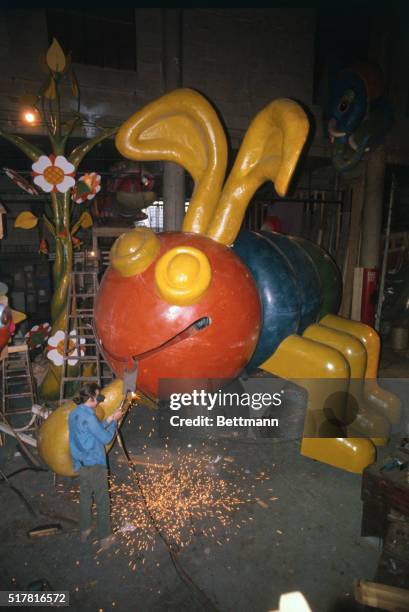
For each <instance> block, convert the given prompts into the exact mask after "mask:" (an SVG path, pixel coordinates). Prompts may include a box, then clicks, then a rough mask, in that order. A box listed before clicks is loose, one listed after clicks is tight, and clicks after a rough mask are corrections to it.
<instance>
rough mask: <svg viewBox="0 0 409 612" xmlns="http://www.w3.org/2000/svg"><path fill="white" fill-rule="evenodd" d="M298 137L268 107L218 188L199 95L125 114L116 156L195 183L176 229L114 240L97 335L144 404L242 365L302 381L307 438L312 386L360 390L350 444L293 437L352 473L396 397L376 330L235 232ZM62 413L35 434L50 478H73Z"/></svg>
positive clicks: (217, 137)
mask: <svg viewBox="0 0 409 612" xmlns="http://www.w3.org/2000/svg"><path fill="white" fill-rule="evenodd" d="M308 130H309V125H308V120H307V117H306V115H305V113H304V111H303V110H302V108H301V107H300V106H299V105H298V104H297V103H295V102H293V101H292V100H287V99H280V100H276V101H273V102H271V103H270V104H269V105H268V106H267V107H266V108H264V109H263V110H262V111H261V112H260V113H259V114H258V115H257V116H256V117H255V119H254V120H253V122H252V123H251V125H250V127H249V129H248V131H247V133H246V135H245V138H244V141H243V143H242V145H241V148H240V150H239V153H238V156H237V158H236V160H235V163H234V166H233V169H232V171H231V173H230V176H229V177H228V179H227V181H226V182H225V183H224V177H225V171H226V163H227V143H226V138H225V134H224V132H223V129H222V127H221V124H220V121H219V119H218V117H217V114H216V112H215V111H214V109H213V108H212V107H211V105H210V104H209V103H208V102H207V101H206V100H205V98H204V97H203V96H201V95H200V94H199V93H197V92H195V91H193V90H190V89H180V90H175V91H173V92H171V93H169V94H166V95H165V96H163V97H161V98H160V99H158V100H156V101H154V102H152V103H150V104H148V105H147V106H146V107H144V108H143V109H142V110H140V111H139V112H137V113H136V114H135V115H133V116H132V117H131V118H130V119H128V121H126V122H125V123H124V124H123V126H122V127H121V128H120V130H119V132H118V135H117V138H116V145H117V148H118V149H119V151H120V152H121V153H122V154H123V155H124V156H125V157H127V158H129V159H132V160H140V161H149V160H167V161H173V162H177V163H179V164H181V165H182V166H183V167H184V168H185V169H186V170H187V171H188V172H189V173H190V174H191V175H192V177H193V179H194V182H195V188H194V192H193V196H192V198H191V202H190V205H189V208H188V211H187V213H186V217H185V220H184V224H183V231H181V232H162V233H159V234H155V233H154V232H152V231H151V230H149V229H147V228H135V229H132V230H130V231H129V232H127V233H125V234H123V235H122V236H120V237H119V238H118V239H117V241H116V242H115V244H114V245H113V247H112V250H111V256H110V257H111V265H110V267H109V269H108V270H107V272H106V273H105V275H104V278H103V280H102V282H101V285H100V288H99V292H98V295H97V298H96V302H95V310H94V315H95V329H96V335H97V337H98V340H99V343H100V346H101V348H102V350H103V352H104V354H105V358H106V359H107V361H108V362H109V363H110V366H111V367H112V369H113V370H114V372H115V373H116V375H117V376H118V377H119V379H121V378H122V377H124V376H125V375H126V376H128V377H129V375H131V376H132V375H133V376H134V379H135V384H136V386H137V388H139V389H140V390H141V391H142V392H144V393H145V394H147V395H149V396H151V397H152V396H153V397H158V393H159V380H160V379H161V378H164V379H173V378H176V379H183V380H184V381H185V382H186V380H191V381H192V383H191V384H192V385H194V384H195V382H194V381H195V380H197V379H210V378H219V379H220V378H225V379H231V378H234V377H237V376H238V375H239V374H240V373H241V372H242V371H243V370H244V369H245V368H246V367H247V369H251V368H256V367H260V368H261V369H263V370H265V371H266V372H269V373H271V374H274V375H276V376H279V377H282V378H285V379H302V380H303V381H304V386H305V387H306V388H307V391H308V408H307V418H306V427H307V428H308V429H309V431H313V432H314V431H315V432H316V431H318V430H320V428H321V426H322V424H323V423H324V424H325V418H326V417H325V416H324V406H323V399H322V397H321V395H322V388H320V386H319V385H318V384H316V379H321V380H322V379H324V380H327V381H328V380H329V381H332V383H333V387H332V388H333V390H335V391H336V392H338V393H339V392H340V393H341V395H342V394H343V397H346V396H347V392H348V389H349V385H350V381H351V380H352V379H356V380H358V381H360V386H359V394H360V398H359V399H360V401H359V410H358V411H357V414H356V415H355V417H356V418H355V419H354V422H353V423H349V425H350V430H348V437H334V438H329V437H328V438H322V437H321V438H317V437H309V436H308V435H305V436H304V438H303V441H302V444H301V452H302V454H304V455H306V456H308V457H312V458H315V459H318V460H320V461H323V462H326V463H329V464H331V465H334V466H337V467H340V468H343V469H346V470H349V471H353V472H360V471H362V469H363V468H364V467H365V466H366V465H368V464H369V463H371V462H372V461H373V460H374V456H375V446H374V443H378V444H382V443H384V440H385V438H386V437H387V435H388V432H389V423H390V421H396V420H397V419H398V418H399V402H398V401H397V399H396V398H395V397H394V396H393V395H391V394H389V393H387V392H386V391H384V390H382V389H380V387H379V386H378V385H377V384H376V381H375V380H374V379H375V378H376V374H377V367H378V359H379V338H378V336H377V334H376V332H375V331H374V330H372V329H371V328H370V327H368V326H366V325H363V324H361V323H358V322H355V321H348V320H346V319H343V318H341V317H338V316H336V315H335V314H333V313H334V312H336V310H337V307H338V301H339V296H340V286H341V285H340V277H339V273H338V272H337V269H336V267H335V264H333V262H332V260H331V259H330V258H329V256H328V255H326V254H325V253H324V252H323V251H322V250H321V249H319V248H318V247H316V246H315V245H313V244H312V243H309V242H308V241H305V240H302V239H296V238H289V237H284V236H282V235H279V234H274V233H264V234H259V233H253V232H241V233H239V232H240V226H241V224H242V220H243V216H244V214H245V210H246V207H247V205H248V203H249V201H250V199H251V197H252V196H253V194H254V193H255V191H256V190H257V189H258V187H259V186H260V185H261V184H262V183H264V182H265V181H267V180H271V181H273V182H274V185H275V188H276V190H277V192H278V193H279V194H280V195H284V194H285V193H286V191H287V188H288V185H289V183H290V180H291V177H292V175H293V172H294V170H295V168H296V165H297V162H298V160H299V157H300V155H301V152H302V150H303V147H304V145H305V141H306V138H307V135H308ZM223 183H224V184H223ZM132 373H133V374H132ZM113 385H114V387H112V386H111V387H110V390H111V399H110V400H109V401H106V402H107V403H106V405H105V407H104V405H103V406H102V407H103V409H104V410H105V415H107V414H109V413H110V412H112V411H113V410H114V409H115V406H116V404H117V403H118V402H119V401H121V391H120V389H121V387H120V380H117V381H115V382H114V383H113ZM113 388H115V392H112V389H113ZM185 390H186V387H185ZM70 409H71V407H68V408H67V407H60V408H59V409H57V411H56V412H55V413H54V414H53V415H52V417H50V418H49V419H48V420H47V421H46V423H45V424H44V425H43V428H42V430H41V431H40V445H39V446H40V452H41V454H42V455H43V458H44V459H45V460H46V462H47V463H48V464H49V465H50V467H52V469H54V470H55V471H59V472H60V473H72V467H71V464H70V460H69V455H68V433H67V424H66V422H67V415H68V412H69V410H70ZM321 431H322V428H321ZM354 432H356V433H357V434H359V435H362V434H364V436H366V437H358V436H357V437H354V435H353V433H354Z"/></svg>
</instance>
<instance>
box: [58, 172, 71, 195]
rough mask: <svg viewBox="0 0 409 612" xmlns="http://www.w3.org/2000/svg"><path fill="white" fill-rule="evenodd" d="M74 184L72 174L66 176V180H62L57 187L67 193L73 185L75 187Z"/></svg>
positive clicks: (61, 191)
mask: <svg viewBox="0 0 409 612" xmlns="http://www.w3.org/2000/svg"><path fill="white" fill-rule="evenodd" d="M74 185H75V179H73V178H72V176H66V177H64V180H63V181H61V183H58V185H56V187H57V189H58V191H59V192H60V193H67V191H68V190H69V189H71V187H74Z"/></svg>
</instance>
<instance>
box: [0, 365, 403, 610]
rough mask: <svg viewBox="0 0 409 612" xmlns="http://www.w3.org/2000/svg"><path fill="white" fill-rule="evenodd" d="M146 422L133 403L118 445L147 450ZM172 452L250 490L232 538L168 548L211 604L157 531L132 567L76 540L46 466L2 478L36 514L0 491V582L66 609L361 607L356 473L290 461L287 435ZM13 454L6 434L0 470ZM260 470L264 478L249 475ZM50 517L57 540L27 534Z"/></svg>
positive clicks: (369, 569)
mask: <svg viewBox="0 0 409 612" xmlns="http://www.w3.org/2000/svg"><path fill="white" fill-rule="evenodd" d="M395 357H396V363H395V361H394V359H395ZM391 359H392V361H391ZM388 360H389V361H388ZM385 363H386V371H385V372H384V373H385V374H387V375H391V368H392V366H393V368H395V369H394V370H393V372H394V374H393V375H394V376H396V375H398V374H397V372H398V370H399V372H400V375H401V376H402V374H403V375H404V376H405V375H406V371H408V372H409V361H408V360H407V359H406V358H405V357H402V356H396V355H389V354H388V355H387V356H386V361H385ZM399 364H400V365H399ZM149 422H151V415H149V414H148V412H147V411H145V409H138V408H136V409H135V410H134V411H133V412H132V414H131V415H130V419H129V422H127V423H126V425H125V427H124V438H125V440H126V444H127V448H128V450H129V451H130V452H133V453H134V454H136V455H139V456H141V455H143V454H144V453H145V455H146V453H147V452H148V451H147V450H146V449H145V451H144V450H143V446H144V444H146V434H144V433H143V431H142V432H141V431H140V430H139V425H142V426H143V427H146V426H147V423H149ZM148 442H149V456H150V457H151V458H152V457H153V461H154V462H157V463H160V462H161V460H163V452H164V451H163V442H162V441H160V440H159V438H158V437H157V436H156V435H153V436H152V437H151V438H149V440H148ZM177 448H180V449H181V450H180V452H181V453H182V454H184V453H194V452H195V449H198V452H199V449H200V452H204V451H205V452H206V453H207V454H208V455H209V456H210V457H211V461H214V460H215V459H217V457H221V459H220V460H218V461H217V462H216V463H215V464H212V463H211V461H209V468H210V469H211V470H213V472H215V471H216V473H215V474H214V476H215V477H216V476H218V477H220V478H225V479H227V480H229V481H231V482H232V483H234V482H235V481H237V482H240V484H241V485H242V487H243V489H244V490H248V492H251V494H252V497H253V500H252V501H251V502H250V503H246V504H243V505H242V506H241V507H240V509H239V510H238V511H237V513H235V515H234V517H233V518H234V523H240V524H241V525H242V527H241V529H240V530H239V531H238V533H237V534H236V535H234V528H233V527H231V528H228V529H227V532H226V533H224V530H223V529H222V528H218V530H217V533H216V537H215V538H207V537H205V536H204V535H203V534H202V533H201V532H200V531H199V532H198V533H197V535H195V537H194V538H193V541H192V543H191V544H190V545H189V546H188V547H186V548H184V549H182V551H181V552H180V553H179V554H178V559H179V562H180V564H181V565H182V567H183V569H184V570H185V571H186V572H187V573H188V574H189V575H190V577H191V578H192V580H193V581H194V582H195V584H196V585H197V586H198V587H199V588H200V589H201V590H202V591H204V593H205V594H206V596H207V598H208V600H210V602H212V604H213V608H212V607H211V606H210V603H209V601H207V602H205V603H203V601H202V603H200V598H201V596H200V595H198V594H197V593H196V594H195V592H194V591H192V589H190V588H188V587H187V586H186V584H185V583H184V582H183V581H182V580H181V579H180V577H179V575H178V574H177V573H176V571H175V568H174V566H173V564H172V562H171V559H170V557H169V554H168V551H167V549H166V547H165V545H164V544H163V542H162V541H161V540H160V539H159V538H158V537H156V541H155V546H154V550H153V551H148V552H145V553H144V554H139V555H136V556H132V559H133V563H135V566H136V568H135V570H132V569H131V567H130V566H129V563H130V555H129V547H127V546H125V544H124V543H123V541H120V543H119V545H118V546H115V547H114V548H113V549H111V550H110V551H107V552H104V553H99V554H97V553H96V548H95V547H93V546H92V545H91V544H86V545H81V544H80V543H79V533H78V524H77V522H76V521H77V512H78V506H77V504H76V503H75V497H76V496H75V494H73V493H70V490H71V489H72V484H73V483H72V481H71V480H70V479H67V478H59V479H58V487H57V490H56V489H55V488H54V484H53V476H52V474H51V473H49V472H32V471H24V472H21V473H20V474H18V475H16V476H14V477H13V478H12V480H11V482H12V484H13V485H14V486H15V487H18V488H19V489H20V490H21V491H22V492H23V493H24V495H25V496H26V497H27V498H28V500H29V501H30V502H31V504H32V505H33V507H34V509H35V510H36V512H37V516H36V517H33V516H32V515H31V514H30V513H29V512H28V510H27V508H26V507H25V505H24V503H23V502H22V500H21V499H20V498H19V497H18V496H17V495H16V494H15V493H14V492H12V491H11V490H10V489H9V487H8V486H6V485H5V484H2V486H1V487H0V507H1V526H0V542H1V547H0V589H3V590H8V589H24V588H26V587H27V585H28V584H30V583H32V582H33V581H35V580H38V579H42V578H46V579H47V580H48V582H49V583H50V584H51V586H52V587H53V589H54V590H68V591H69V592H70V596H71V606H70V609H72V610H75V611H78V612H80V611H81V612H82V611H88V610H90V611H91V610H104V611H106V610H111V609H112V610H120V611H129V610H135V611H145V610H146V611H147V612H156V611H157V612H162V611H175V612H176V611H178V612H179V611H184V610H186V611H187V610H189V611H196V610H198V611H199V610H202V609H209V610H210V609H213V610H214V609H217V610H219V611H222V612H227V611H235V612H241V611H243V612H244V611H245V612H247V611H249V610H251V611H252V612H253V611H254V612H266V611H267V610H272V609H275V608H276V607H277V604H278V599H279V596H280V594H282V593H285V592H289V591H292V590H300V591H301V592H302V593H303V594H304V595H305V597H306V598H307V600H308V602H309V604H310V606H311V608H312V610H314V611H315V612H336V611H345V612H346V611H348V610H361V609H362V608H360V607H359V606H356V605H355V604H354V603H353V596H352V593H353V582H354V580H356V579H358V578H363V579H368V580H371V579H373V577H374V575H375V570H376V566H377V561H378V557H379V550H378V549H377V548H376V546H374V545H373V544H371V543H369V542H368V541H367V540H366V539H363V538H361V537H360V521H361V510H362V507H361V501H360V488H361V477H360V476H358V475H353V474H349V473H346V472H343V471H341V470H338V469H335V468H331V467H329V466H327V465H324V464H321V463H318V462H315V461H313V460H310V459H307V458H304V457H302V456H301V455H300V454H299V441H295V440H294V441H279V440H275V441H274V440H265V439H262V440H256V441H254V440H248V439H240V440H233V439H218V440H213V441H209V442H207V443H206V444H205V445H203V443H202V442H201V441H199V440H196V441H193V442H192V447H191V448H188V446H187V441H186V440H173V441H172V442H171V444H170V453H171V455H172V456H175V454H176V450H177ZM15 451H16V446H15V443H14V442H13V440H12V439H11V438H9V439H8V441H7V444H6V446H5V447H3V448H0V466H1V468H2V470H4V471H5V472H6V473H7V474H10V473H12V472H13V471H14V470H17V469H19V468H21V467H23V466H24V465H26V463H25V461H24V459H23V458H22V457H21V456H20V457H16V456H14V455H15ZM387 452H388V449H383V451H382V453H387ZM226 457H227V458H228V461H225V460H224V459H225V458H226ZM151 460H152V459H151ZM110 466H111V472H112V474H115V475H117V476H118V477H119V478H125V476H126V474H127V470H128V468H127V466H126V463H125V461H124V459H123V455H122V452H121V450H120V449H119V447H118V446H116V447H115V448H114V450H113V451H112V453H111V455H110ZM140 469H141V470H143V469H144V468H143V466H141V468H140ZM233 471H235V473H233ZM261 472H264V479H261V480H257V479H256V477H257V476H258V475H259V474H260V473H261ZM243 478H244V480H243ZM253 485H254V486H255V488H252V486H253ZM256 498H257V499H256ZM271 498H277V499H271ZM55 522H59V523H60V524H61V525H62V527H63V530H62V532H61V533H59V534H57V535H50V536H44V537H38V538H30V537H29V536H28V535H27V531H28V530H29V529H31V528H33V527H35V526H38V525H39V524H44V523H55ZM226 537H229V541H228V542H226ZM217 540H220V541H221V543H222V545H219V543H218V542H217Z"/></svg>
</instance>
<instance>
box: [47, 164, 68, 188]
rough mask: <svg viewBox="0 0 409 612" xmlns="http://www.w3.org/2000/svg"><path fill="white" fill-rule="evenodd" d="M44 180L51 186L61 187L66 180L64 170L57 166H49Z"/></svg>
mask: <svg viewBox="0 0 409 612" xmlns="http://www.w3.org/2000/svg"><path fill="white" fill-rule="evenodd" d="M44 178H45V180H46V181H47V183H50V184H51V185H59V184H60V183H62V182H63V180H64V170H61V168H57V166H48V168H46V169H45V170H44Z"/></svg>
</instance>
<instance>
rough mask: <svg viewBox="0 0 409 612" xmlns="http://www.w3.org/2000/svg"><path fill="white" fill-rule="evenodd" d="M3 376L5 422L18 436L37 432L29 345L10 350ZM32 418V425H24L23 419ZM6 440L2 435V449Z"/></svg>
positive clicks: (2, 364) (3, 361)
mask: <svg viewBox="0 0 409 612" xmlns="http://www.w3.org/2000/svg"><path fill="white" fill-rule="evenodd" d="M0 372H1V390H2V394H1V417H0V420H1V422H2V423H3V424H6V425H7V426H8V427H10V428H11V429H14V430H15V431H17V432H18V431H25V432H28V431H33V430H35V429H36V416H35V415H33V412H32V406H33V405H34V404H35V403H36V402H37V394H36V385H35V381H34V376H33V370H32V367H31V361H30V355H29V352H28V346H27V344H17V345H11V346H8V347H6V349H5V351H4V355H3V358H2V359H1V361H0ZM28 414H29V415H30V420H29V423H28V424H26V425H23V424H22V421H23V420H24V419H22V418H21V416H22V415H28ZM4 440H5V434H4V431H0V445H3V444H4Z"/></svg>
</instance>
